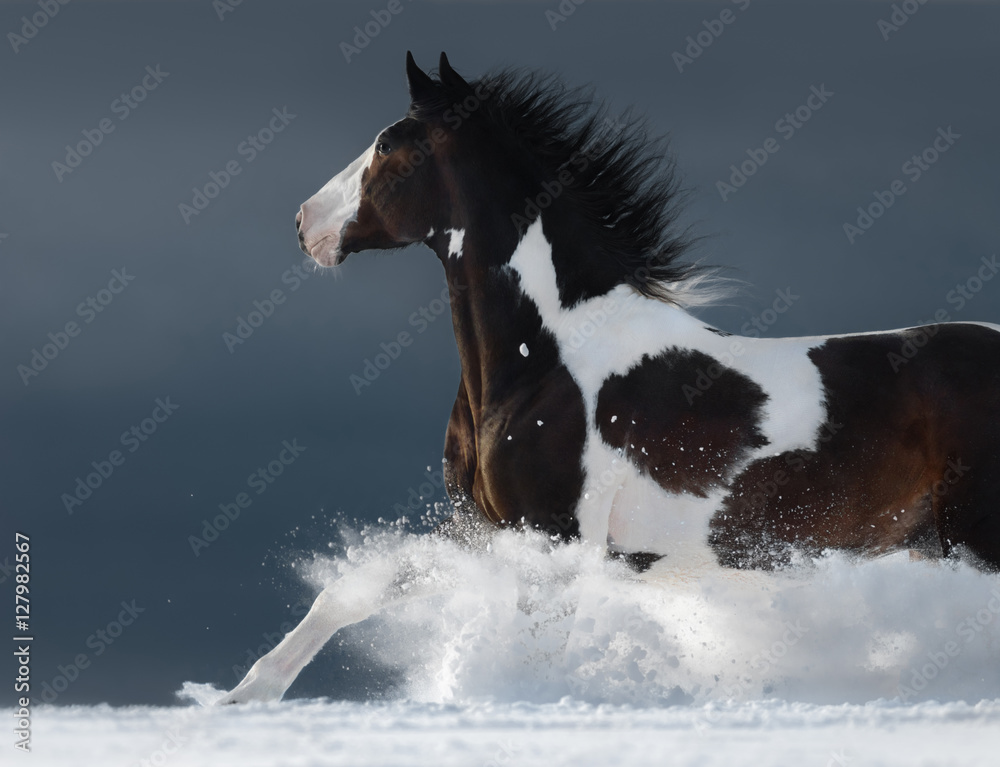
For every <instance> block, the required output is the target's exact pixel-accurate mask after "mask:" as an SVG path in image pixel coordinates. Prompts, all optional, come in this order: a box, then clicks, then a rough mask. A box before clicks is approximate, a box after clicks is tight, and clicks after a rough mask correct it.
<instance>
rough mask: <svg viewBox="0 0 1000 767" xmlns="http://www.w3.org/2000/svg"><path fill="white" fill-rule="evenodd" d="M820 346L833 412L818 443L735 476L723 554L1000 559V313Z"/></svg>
mask: <svg viewBox="0 0 1000 767" xmlns="http://www.w3.org/2000/svg"><path fill="white" fill-rule="evenodd" d="M808 354H809V358H810V359H811V360H812V362H813V364H815V365H816V368H817V369H818V371H819V374H820V378H821V381H822V387H823V394H824V398H825V407H826V412H827V420H826V423H825V424H824V426H823V430H822V431H821V433H820V434H818V435H817V443H816V447H815V449H813V450H796V451H791V452H786V453H782V454H778V455H769V456H765V457H762V458H760V459H759V460H756V461H753V462H751V463H750V464H749V465H748V466H747V467H746V469H745V470H744V471H743V472H742V473H741V474H740V475H739V476H738V477H737V478H736V480H735V481H734V482H733V484H732V487H731V492H730V493H729V495H728V496H727V498H726V499H725V502H724V504H723V507H722V509H721V510H720V512H719V513H718V514H717V515H716V516H715V517H714V518H713V520H712V523H711V527H712V535H711V540H712V545H713V548H714V550H715V551H716V554H717V556H718V557H719V560H720V561H721V562H722V563H723V564H728V565H731V566H742V567H747V566H750V567H754V566H769V565H771V564H773V562H774V561H775V559H776V558H780V553H778V552H780V551H781V550H783V549H784V550H787V547H788V546H791V545H797V546H806V547H809V548H813V549H817V550H819V549H823V548H847V549H854V550H858V551H864V552H867V553H873V552H880V551H887V550H891V549H894V548H901V547H909V548H916V549H923V550H926V551H928V553H933V554H949V553H951V551H952V550H953V549H954V548H955V547H956V546H959V545H961V546H964V547H966V548H967V549H969V550H971V551H972V552H973V553H974V554H976V555H977V556H979V557H980V558H982V559H983V560H984V561H985V563H986V564H987V565H989V566H992V567H1000V326H996V325H985V324H973V323H949V324H941V325H928V326H923V327H918V328H908V329H905V330H900V331H891V332H885V333H868V334H860V335H848V336H835V337H830V338H827V339H819V340H818V343H817V345H816V346H814V347H813V348H812V349H810V351H809V352H808Z"/></svg>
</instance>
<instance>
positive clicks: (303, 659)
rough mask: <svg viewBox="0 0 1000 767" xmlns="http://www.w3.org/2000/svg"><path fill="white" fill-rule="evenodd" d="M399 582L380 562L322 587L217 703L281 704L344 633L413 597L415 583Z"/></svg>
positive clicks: (391, 566)
mask: <svg viewBox="0 0 1000 767" xmlns="http://www.w3.org/2000/svg"><path fill="white" fill-rule="evenodd" d="M404 578H405V576H404ZM398 581H399V565H398V564H397V563H391V562H387V561H384V560H377V561H374V562H370V563H368V564H366V565H363V566H361V567H358V568H357V569H356V570H353V571H351V572H349V573H347V574H346V575H344V576H343V577H341V578H340V579H339V580H338V581H337V582H336V583H334V584H332V585H331V586H328V587H326V588H325V589H323V591H321V592H320V594H319V596H318V597H316V601H315V602H313V606H312V607H311V608H310V609H309V612H308V613H307V614H306V617H305V618H303V619H302V622H301V623H300V624H299V625H298V626H296V627H295V628H294V629H293V630H292V631H291V632H289V633H288V634H287V635H286V636H285V638H284V639H282V640H281V642H280V643H279V644H278V646H277V647H275V648H274V649H273V650H271V652H269V653H268V654H267V655H265V656H263V657H262V658H260V659H259V660H258V661H257V662H256V663H255V664H254V665H253V667H252V668H251V669H250V670H249V671H248V672H247V675H246V676H245V677H244V679H243V681H242V682H240V683H239V685H237V686H236V688H235V689H233V690H232V692H230V693H228V694H226V695H225V696H223V697H222V698H221V699H220V700H219V701H217V705H224V704H227V703H248V702H250V701H255V700H257V701H274V700H281V697H282V696H283V695H284V694H285V691H286V690H287V689H288V688H289V687H290V686H291V685H292V682H294V681H295V678H296V677H297V676H298V675H299V672H300V671H302V669H303V668H305V667H306V666H307V665H308V664H309V662H310V661H311V660H312V659H313V658H314V657H315V655H316V653H318V652H319V651H320V650H321V649H322V647H323V645H325V644H326V643H327V642H328V641H329V640H330V637H332V636H333V635H334V634H336V633H337V632H338V631H339V630H340V629H342V628H344V627H345V626H350V625H351V624H354V623H360V622H361V621H363V620H365V619H366V618H368V617H370V616H372V615H374V614H375V613H377V612H379V611H380V610H382V609H383V608H384V607H387V606H389V605H390V604H393V603H395V602H397V601H400V600H402V599H403V598H405V597H408V596H412V595H413V591H414V590H413V589H409V588H408V586H411V585H412V581H409V580H404V581H403V582H398ZM419 591H421V593H425V591H424V590H423V589H420V590H419Z"/></svg>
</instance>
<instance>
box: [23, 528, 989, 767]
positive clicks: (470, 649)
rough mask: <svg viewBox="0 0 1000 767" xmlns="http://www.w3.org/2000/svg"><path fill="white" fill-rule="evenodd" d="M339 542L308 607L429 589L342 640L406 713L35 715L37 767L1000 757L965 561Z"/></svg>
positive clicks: (208, 704)
mask: <svg viewBox="0 0 1000 767" xmlns="http://www.w3.org/2000/svg"><path fill="white" fill-rule="evenodd" d="M345 536H346V539H345V543H346V547H345V548H344V554H343V555H342V556H339V557H334V558H330V557H321V556H316V557H314V558H312V559H311V560H309V561H305V562H303V563H301V564H302V568H301V569H302V571H304V572H306V573H307V576H306V577H307V579H308V580H309V581H310V583H311V584H312V585H313V586H314V587H315V588H316V589H317V591H318V590H319V589H321V588H324V587H330V588H334V589H341V590H342V591H343V592H345V593H344V596H350V595H351V594H352V593H353V591H352V590H353V589H362V586H357V585H352V584H357V579H351V578H346V579H345V578H343V576H344V575H345V574H348V573H351V572H364V568H367V567H369V566H370V565H371V564H372V563H373V562H392V563H398V566H399V567H400V568H401V572H402V571H405V572H406V573H408V576H407V577H409V578H411V579H412V580H413V583H414V584H416V586H417V588H415V589H413V590H412V593H411V594H410V596H409V597H408V598H405V599H402V598H401V599H399V600H398V601H396V602H390V603H387V604H389V605H390V606H389V607H388V608H387V609H385V610H383V611H382V612H381V613H379V614H377V615H376V616H375V617H372V618H370V619H368V620H366V621H364V622H362V623H359V624H356V625H354V626H349V627H347V628H345V629H342V630H341V631H340V632H339V633H338V634H337V640H338V641H342V642H344V643H345V644H346V645H349V646H351V648H352V650H353V651H360V650H361V649H362V648H364V651H365V652H367V653H368V654H369V656H370V657H372V659H373V660H376V661H378V662H379V663H382V664H385V665H387V666H389V667H391V668H393V669H394V670H395V671H396V672H398V673H399V675H400V676H401V678H403V679H404V680H405V682H404V684H403V687H402V688H401V689H399V690H398V692H397V693H396V695H395V698H394V699H392V700H388V701H382V702H370V703H364V704H361V703H353V702H343V701H336V700H331V699H321V700H298V701H285V702H279V703H251V704H248V705H244V706H225V707H220V706H213V705H212V703H213V702H214V701H215V700H217V699H218V698H220V697H221V696H222V695H223V693H224V691H222V690H216V689H213V688H212V687H210V686H208V685H200V684H196V683H187V684H186V685H185V686H184V690H183V693H182V698H183V702H184V704H185V705H182V706H178V707H174V708H149V707H131V708H118V709H113V708H110V707H107V706H96V707H53V706H39V707H37V708H36V709H35V710H34V716H33V738H32V741H33V753H32V756H31V757H30V758H31V761H32V764H34V765H35V766H36V767H40V766H41V765H70V764H73V765H75V764H84V765H90V764H94V765H102V766H103V765H123V767H124V765H140V764H155V765H163V764H177V765H202V764H205V765H209V764H211V765H218V764H240V765H319V764H331V765H339V764H344V765H352V766H355V767H359V766H364V765H393V766H394V767H395V766H398V765H428V766H430V765H434V766H435V767H443V766H446V765H477V766H478V765H484V766H489V767H492V766H493V765H497V766H499V765H505V764H509V765H536V764H537V765H561V764H566V765H576V766H582V767H588V766H589V765H607V764H628V765H636V764H639V765H641V764H651V765H652V764H656V765H663V764H670V765H689V764H690V765H716V764H718V765H727V767H731V765H737V764H754V765H793V766H795V767H798V766H799V765H817V766H818V767H826V766H827V765H876V766H879V765H907V766H910V765H952V764H954V765H979V764H982V765H991V766H992V765H994V764H996V752H997V747H998V746H1000V662H998V661H1000V620H998V616H1000V577H998V576H997V575H995V574H988V573H983V572H980V571H978V570H976V569H975V568H973V567H971V566H970V565H968V564H964V563H960V562H948V563H939V562H928V561H911V560H910V558H909V557H908V555H906V554H897V555H892V556H887V557H882V558H879V559H873V560H861V561H857V560H854V559H851V558H849V557H846V556H843V555H839V554H838V555H829V556H824V557H822V558H820V559H818V560H815V561H802V562H799V563H797V564H796V566H795V567H793V568H791V569H790V570H789V571H787V572H783V573H779V574H760V573H740V572H733V571H720V570H716V571H714V572H697V573H695V572H685V571H681V570H671V569H670V568H668V567H665V566H660V567H657V568H654V570H653V571H651V573H650V575H649V576H648V577H647V578H645V579H637V578H636V577H635V576H633V575H630V574H629V572H628V571H627V570H625V569H624V568H623V567H622V566H621V565H620V564H618V563H616V562H609V561H607V560H605V559H604V556H603V553H602V552H600V551H598V550H597V549H596V548H595V547H591V546H587V545H582V544H579V545H577V544H574V545H555V544H553V543H552V542H550V541H549V540H548V539H546V538H545V537H544V536H542V535H540V534H536V533H523V532H513V531H505V532H502V533H500V534H498V535H496V537H495V538H494V539H493V541H492V545H491V546H490V547H489V553H484V554H480V553H474V552H471V551H468V550H466V549H462V548H459V547H457V546H455V545H454V544H452V543H450V542H447V541H441V540H438V539H436V538H432V537H430V536H426V535H424V536H420V535H413V534H410V533H406V532H405V531H403V530H401V529H400V528H399V527H395V528H390V529H384V528H379V529H375V530H367V531H362V532H360V533H358V532H353V531H346V532H345ZM338 584H340V585H338ZM362 590H363V589H362ZM403 590H404V591H405V590H406V589H403ZM413 594H417V596H414V595H413ZM302 673H303V674H309V673H310V668H309V667H308V666H307V667H306V668H305V670H304V671H303V672H302ZM336 694H337V692H336V690H331V691H330V697H331V698H336ZM4 763H5V764H6V759H5V760H4Z"/></svg>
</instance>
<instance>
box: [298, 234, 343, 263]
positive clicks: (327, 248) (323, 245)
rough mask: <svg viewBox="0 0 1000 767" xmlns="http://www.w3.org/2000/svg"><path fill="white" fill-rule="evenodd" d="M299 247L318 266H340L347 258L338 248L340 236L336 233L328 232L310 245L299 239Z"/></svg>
mask: <svg viewBox="0 0 1000 767" xmlns="http://www.w3.org/2000/svg"><path fill="white" fill-rule="evenodd" d="M299 247H301V248H302V250H303V251H304V252H305V253H306V255H308V256H310V257H311V258H312V259H313V260H314V261H315V262H316V263H317V264H319V265H320V266H340V265H341V264H342V263H344V259H346V258H347V254H346V253H344V252H342V251H341V250H340V237H339V236H338V235H336V234H328V235H326V237H323V238H322V239H320V240H319V241H318V242H315V243H313V244H312V245H306V243H305V241H304V240H301V239H300V240H299Z"/></svg>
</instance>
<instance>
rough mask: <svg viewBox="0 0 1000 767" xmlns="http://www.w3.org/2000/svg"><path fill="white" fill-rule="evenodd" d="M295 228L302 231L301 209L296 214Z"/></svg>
mask: <svg viewBox="0 0 1000 767" xmlns="http://www.w3.org/2000/svg"><path fill="white" fill-rule="evenodd" d="M295 228H296V229H302V209H301V208H299V212H298V213H296V214H295Z"/></svg>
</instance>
